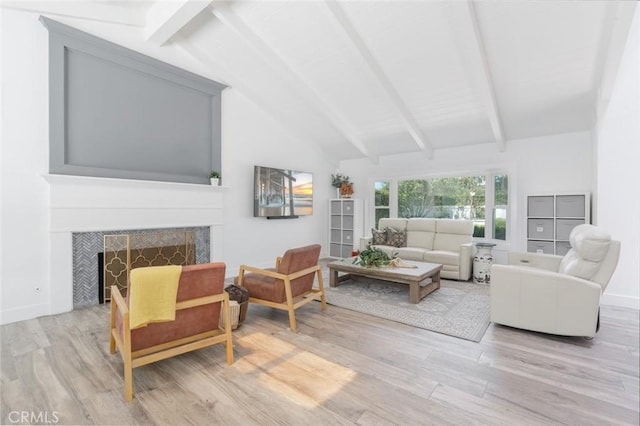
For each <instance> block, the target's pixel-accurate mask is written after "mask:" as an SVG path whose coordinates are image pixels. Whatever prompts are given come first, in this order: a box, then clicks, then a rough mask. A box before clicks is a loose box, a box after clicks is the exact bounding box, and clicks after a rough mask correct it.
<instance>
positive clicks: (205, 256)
mask: <svg viewBox="0 0 640 426" xmlns="http://www.w3.org/2000/svg"><path fill="white" fill-rule="evenodd" d="M174 233H175V234H177V235H182V236H183V237H182V238H183V239H182V240H180V241H179V242H176V241H178V240H176V237H175V236H172V235H171V234H174ZM145 235H146V236H145ZM185 235H189V236H188V237H184V236H185ZM107 236H115V237H117V238H116V243H115V245H112V246H111V248H109V249H107V250H105V238H106V237H107ZM125 236H128V237H125ZM127 238H128V243H127V242H126V240H127ZM127 244H128V246H127ZM127 247H128V255H127V254H126V253H127ZM210 247H211V242H210V228H209V227H208V226H203V227H189V228H164V229H147V230H123V231H102V232H77V233H73V234H72V250H73V254H72V256H73V307H74V309H75V308H81V307H87V306H93V305H97V304H101V303H104V302H105V301H109V299H110V291H109V290H110V288H111V286H112V285H117V286H118V288H119V289H120V291H121V292H122V293H123V294H124V293H125V291H126V285H127V284H126V282H127V274H128V273H129V271H130V270H131V269H134V268H136V267H140V266H160V265H168V264H171V265H173V264H176V265H177V264H184V265H186V264H195V263H207V262H209V261H210ZM122 250H124V252H123V251H122ZM116 252H117V254H118V256H119V257H118V259H117V260H116V258H115V253H116ZM105 253H106V255H105ZM127 259H128V260H127ZM105 262H106V263H107V264H109V263H110V264H111V265H110V266H109V267H108V268H106V269H105V267H104V266H105ZM111 266H114V267H115V268H116V269H117V271H116V272H115V273H113V274H112V273H110V272H109V268H110V267H111ZM105 272H106V273H107V279H106V280H105ZM110 274H111V275H115V276H117V282H114V280H113V279H110V278H109V275H110Z"/></svg>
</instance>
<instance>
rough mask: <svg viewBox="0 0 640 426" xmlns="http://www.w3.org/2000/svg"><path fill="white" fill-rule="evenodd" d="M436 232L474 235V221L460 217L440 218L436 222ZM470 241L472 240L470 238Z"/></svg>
mask: <svg viewBox="0 0 640 426" xmlns="http://www.w3.org/2000/svg"><path fill="white" fill-rule="evenodd" d="M436 232H437V233H439V234H440V233H443V234H460V235H465V236H469V237H472V236H473V221H472V220H458V219H439V220H438V221H437V222H436ZM468 242H471V240H469V241H468Z"/></svg>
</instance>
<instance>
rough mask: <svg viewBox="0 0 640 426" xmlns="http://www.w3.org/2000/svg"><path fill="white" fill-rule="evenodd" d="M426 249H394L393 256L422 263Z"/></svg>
mask: <svg viewBox="0 0 640 426" xmlns="http://www.w3.org/2000/svg"><path fill="white" fill-rule="evenodd" d="M425 251H427V250H425V249H423V248H419V247H397V248H396V247H394V248H393V254H395V255H396V256H398V257H399V258H400V259H404V260H417V261H422V258H423V256H424V253H425Z"/></svg>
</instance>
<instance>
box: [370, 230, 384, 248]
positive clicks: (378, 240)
mask: <svg viewBox="0 0 640 426" xmlns="http://www.w3.org/2000/svg"><path fill="white" fill-rule="evenodd" d="M371 234H372V237H373V238H372V239H371V244H373V245H379V244H386V243H387V228H385V229H382V230H378V229H374V228H371Z"/></svg>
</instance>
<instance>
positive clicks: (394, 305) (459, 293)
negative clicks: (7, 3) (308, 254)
mask: <svg viewBox="0 0 640 426" xmlns="http://www.w3.org/2000/svg"><path fill="white" fill-rule="evenodd" d="M323 272H325V271H323ZM325 274H326V275H325V280H324V281H326V282H325V290H326V294H327V302H328V303H329V304H331V305H335V306H340V307H342V308H347V309H350V310H353V311H357V312H362V313H365V314H369V315H373V316H376V317H380V318H385V319H389V320H392V321H397V322H400V323H403V324H407V325H411V326H414V327H419V328H424V329H426V330H430V331H435V332H437V333H442V334H447V335H450V336H454V337H459V338H461V339H466V340H471V341H474V342H479V341H480V340H481V339H482V336H484V333H485V331H486V330H487V328H488V327H489V286H488V285H485V284H474V283H471V282H459V281H449V280H442V281H441V283H440V288H439V289H438V290H436V291H434V292H433V293H431V294H429V295H427V296H426V297H425V298H424V299H422V300H421V301H420V303H417V304H414V303H409V286H408V285H403V284H394V283H390V282H387V281H380V280H374V279H369V278H361V277H358V278H357V281H355V280H347V281H344V282H342V283H340V285H339V286H338V287H329V282H328V277H329V271H328V269H326V272H325Z"/></svg>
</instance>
